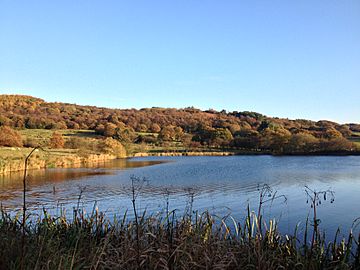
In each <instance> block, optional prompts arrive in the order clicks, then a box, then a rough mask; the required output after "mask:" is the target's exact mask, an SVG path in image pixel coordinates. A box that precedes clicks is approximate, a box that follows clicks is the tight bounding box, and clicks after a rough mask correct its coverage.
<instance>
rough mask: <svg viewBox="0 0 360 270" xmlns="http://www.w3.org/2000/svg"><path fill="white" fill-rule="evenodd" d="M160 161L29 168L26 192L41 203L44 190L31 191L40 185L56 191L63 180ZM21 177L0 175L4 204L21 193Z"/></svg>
mask: <svg viewBox="0 0 360 270" xmlns="http://www.w3.org/2000/svg"><path fill="white" fill-rule="evenodd" d="M160 163H164V161H156V160H153V161H151V160H148V161H146V160H144V161H141V160H138V161H131V160H127V159H117V160H111V161H108V162H104V163H99V164H96V165H95V166H91V165H89V166H88V167H84V168H80V169H79V168H78V169H72V168H70V169H62V168H61V169H47V170H45V169H44V170H31V171H28V175H27V178H26V183H27V189H28V192H30V194H29V195H30V196H29V197H30V198H31V197H34V198H36V199H38V200H39V204H41V202H42V200H44V198H43V195H44V192H39V191H34V192H32V190H33V189H35V190H38V189H39V187H40V186H44V188H48V187H49V186H52V193H56V192H57V188H56V186H57V185H58V184H60V183H61V182H64V181H74V180H79V179H82V178H89V177H95V176H98V177H100V176H104V175H111V174H115V172H114V170H123V169H131V168H138V167H144V166H151V165H156V164H160ZM23 177H24V172H13V173H11V174H8V175H0V201H1V202H4V205H5V206H6V205H8V204H7V203H6V202H8V201H9V200H10V199H14V198H17V197H19V196H20V195H21V194H20V191H22V188H23ZM46 193H49V192H45V194H46ZM12 206H14V205H12Z"/></svg>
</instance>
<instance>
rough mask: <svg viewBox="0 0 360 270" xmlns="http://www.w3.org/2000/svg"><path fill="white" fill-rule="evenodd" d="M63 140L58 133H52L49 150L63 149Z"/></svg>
mask: <svg viewBox="0 0 360 270" xmlns="http://www.w3.org/2000/svg"><path fill="white" fill-rule="evenodd" d="M64 144H65V141H64V138H63V137H62V135H61V134H60V133H58V132H54V133H53V134H52V136H51V138H50V148H54V149H58V148H64Z"/></svg>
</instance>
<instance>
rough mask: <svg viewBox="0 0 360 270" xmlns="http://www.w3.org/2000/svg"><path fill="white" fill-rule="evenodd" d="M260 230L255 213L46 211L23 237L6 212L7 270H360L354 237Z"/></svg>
mask: <svg viewBox="0 0 360 270" xmlns="http://www.w3.org/2000/svg"><path fill="white" fill-rule="evenodd" d="M260 222H263V221H261V219H260V218H258V217H257V216H256V215H255V214H253V213H250V212H249V214H248V216H247V217H246V219H245V222H244V223H243V224H240V223H237V222H236V221H235V220H233V219H232V218H231V217H228V218H223V219H218V218H216V217H214V216H211V215H210V214H209V213H208V212H204V213H197V212H194V213H193V215H191V213H188V214H186V215H184V216H182V217H178V216H176V213H175V212H168V213H167V214H165V215H158V216H146V214H145V213H144V214H143V215H141V216H137V218H136V219H133V220H128V219H127V217H126V213H125V214H124V215H123V216H122V217H121V218H120V219H118V218H114V219H113V220H112V221H110V220H108V219H107V218H106V217H105V216H104V214H103V213H100V212H98V210H97V209H96V208H95V209H94V211H93V212H92V213H91V214H90V215H86V214H85V213H84V212H83V211H79V210H78V209H77V210H74V217H73V219H70V220H69V219H67V218H66V217H65V216H59V217H51V216H50V215H49V214H47V212H46V211H45V210H44V213H43V215H42V217H39V218H38V219H36V220H35V221H32V222H30V221H28V222H27V223H26V226H25V228H24V232H25V235H24V237H23V230H22V226H21V221H20V220H19V219H18V218H17V217H10V215H7V214H6V213H5V212H4V211H2V213H1V217H0V239H1V241H0V269H21V268H22V269H360V268H359V267H360V256H359V242H358V240H359V239H357V238H356V237H357V236H355V235H352V233H350V234H349V236H348V238H347V239H344V240H339V239H336V238H335V239H334V242H327V241H326V240H325V237H323V236H321V234H320V233H317V234H315V240H314V241H312V242H311V239H310V235H311V229H310V225H309V226H308V227H307V231H306V232H305V236H304V238H303V239H299V238H298V236H297V232H296V231H295V233H294V235H281V234H280V233H279V231H278V230H277V224H276V222H275V221H270V222H269V223H268V224H267V227H266V228H265V229H261V228H260V226H259V223H260ZM309 239H310V240H309Z"/></svg>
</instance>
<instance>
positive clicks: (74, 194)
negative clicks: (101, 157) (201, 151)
mask: <svg viewBox="0 0 360 270" xmlns="http://www.w3.org/2000/svg"><path fill="white" fill-rule="evenodd" d="M132 176H136V177H138V178H145V179H146V180H147V181H146V182H145V183H144V184H143V186H142V188H141V190H140V191H139V195H138V198H137V205H138V207H139V209H140V210H144V209H147V211H148V212H149V213H157V212H159V211H161V210H163V209H164V208H165V206H166V201H168V202H169V205H170V209H177V212H178V213H179V214H182V213H183V212H184V211H185V209H186V207H189V205H190V202H191V201H193V209H197V210H200V211H202V210H210V211H211V212H212V213H213V214H216V215H218V216H219V217H222V216H226V215H228V214H230V215H232V216H233V217H235V218H236V219H239V220H241V219H242V218H243V217H244V214H245V213H246V208H247V205H248V204H250V207H251V209H253V210H255V211H257V206H258V201H259V189H261V188H262V186H263V185H264V184H267V185H269V186H270V187H271V188H272V189H273V190H274V191H276V192H277V194H278V195H285V196H286V198H287V200H286V202H285V201H284V199H283V197H282V198H280V199H278V200H275V201H273V202H272V203H270V202H269V203H267V204H266V205H265V207H264V209H263V211H264V212H263V214H264V217H265V218H266V219H267V220H269V219H270V218H274V217H275V218H277V219H278V220H279V222H280V229H281V230H282V231H284V232H292V230H293V229H294V227H295V225H296V224H298V223H299V222H300V224H304V222H305V220H306V218H307V216H308V215H309V214H310V215H311V210H312V209H311V208H310V205H309V204H307V203H306V201H307V198H306V196H305V192H304V188H305V186H306V185H307V186H309V187H310V188H312V189H315V190H318V191H320V190H328V189H330V190H332V191H334V192H335V201H334V203H330V201H329V200H327V201H322V204H321V205H319V208H318V214H319V217H320V219H321V221H322V223H321V226H322V228H323V229H324V230H325V231H326V232H327V233H329V234H333V233H334V232H335V230H336V229H337V227H338V226H340V227H341V228H342V229H343V231H344V232H345V233H346V232H347V231H348V230H349V229H350V227H351V225H352V222H353V220H354V219H355V218H357V217H360V211H359V209H360V157H358V156H356V157H355V156H346V157H332V156H331V157H329V156H326V157H273V156H229V157H147V158H134V159H130V160H118V161H113V162H109V163H107V164H106V165H103V166H99V167H98V168H82V169H49V170H44V171H31V172H30V173H29V180H28V189H29V191H28V202H29V208H30V209H33V210H36V209H41V208H42V207H46V208H47V209H50V210H52V211H53V212H58V211H59V209H60V208H66V209H69V211H70V210H71V209H72V207H73V206H75V205H76V204H77V201H78V197H79V194H80V191H81V190H82V198H81V202H82V205H83V206H84V207H85V208H87V209H88V211H90V209H92V207H93V205H94V202H95V201H96V202H97V205H98V207H99V208H100V209H101V210H103V211H106V212H107V214H108V215H109V216H111V215H113V214H114V213H120V214H122V213H123V212H124V211H125V210H126V209H130V208H131V196H130V189H131V180H130V178H131V177H132ZM21 188H22V180H21V175H17V176H16V175H13V176H12V177H9V176H5V177H1V178H0V200H1V202H2V204H3V205H4V206H5V207H7V208H10V209H18V208H20V207H21V198H22V197H21Z"/></svg>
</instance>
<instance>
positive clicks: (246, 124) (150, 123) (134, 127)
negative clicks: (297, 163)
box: [0, 95, 360, 154]
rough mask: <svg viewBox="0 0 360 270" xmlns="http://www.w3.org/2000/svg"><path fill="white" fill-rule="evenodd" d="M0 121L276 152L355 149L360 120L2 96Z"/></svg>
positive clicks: (132, 139)
mask: <svg viewBox="0 0 360 270" xmlns="http://www.w3.org/2000/svg"><path fill="white" fill-rule="evenodd" d="M0 125H3V126H10V127H12V128H14V129H49V130H64V129H74V130H77V129H83V130H95V131H96V133H97V134H99V135H100V136H105V137H113V138H114V139H117V140H119V141H120V142H122V143H123V144H126V145H129V144H142V145H144V144H145V145H157V146H162V147H170V146H174V145H177V146H181V147H183V148H184V149H189V148H204V147H206V148H212V149H216V148H222V149H229V148H231V149H247V150H254V151H265V152H270V153H277V154H300V153H302V154H304V153H325V152H327V153H343V152H347V153H349V152H350V153H352V152H355V151H357V146H356V144H355V143H352V142H351V141H350V140H349V138H351V140H352V141H356V136H357V135H356V133H355V132H358V131H359V130H360V125H356V124H347V125H341V124H337V123H334V122H330V121H318V122H314V121H310V120H289V119H280V118H271V117H267V116H265V115H262V114H259V113H255V112H237V111H234V112H226V111H221V112H218V111H214V110H207V111H201V110H199V109H196V108H193V107H189V108H183V109H172V108H145V109H140V110H137V109H109V108H100V107H95V106H80V105H76V104H68V103H60V102H46V101H44V100H42V99H39V98H35V97H31V96H21V95H0Z"/></svg>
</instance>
